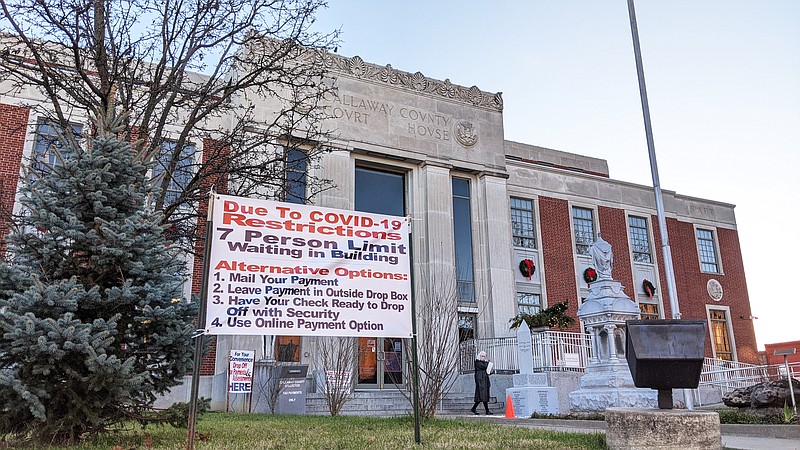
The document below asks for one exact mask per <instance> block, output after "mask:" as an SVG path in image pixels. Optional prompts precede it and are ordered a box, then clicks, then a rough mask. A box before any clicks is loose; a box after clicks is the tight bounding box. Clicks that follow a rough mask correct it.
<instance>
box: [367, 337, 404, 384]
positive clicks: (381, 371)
mask: <svg viewBox="0 0 800 450" xmlns="http://www.w3.org/2000/svg"><path fill="white" fill-rule="evenodd" d="M404 367H405V364H404V361H403V341H402V340H401V339H400V338H374V337H369V338H358V387H360V388H367V389H383V388H387V389H396V388H404V387H405V386H404V383H405V380H404V378H403V368H404Z"/></svg>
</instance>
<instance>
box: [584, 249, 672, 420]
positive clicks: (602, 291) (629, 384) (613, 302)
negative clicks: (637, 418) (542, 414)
mask: <svg viewBox="0 0 800 450" xmlns="http://www.w3.org/2000/svg"><path fill="white" fill-rule="evenodd" d="M589 255H591V257H592V265H593V267H594V269H595V271H596V272H597V280H596V281H594V282H592V283H591V284H589V296H588V297H587V298H586V300H585V301H584V302H583V304H582V305H581V306H580V308H578V318H580V319H581V320H582V321H583V323H584V324H585V325H586V328H587V329H588V330H589V333H590V334H591V336H592V357H591V358H590V360H589V364H588V365H587V367H586V371H585V374H584V376H583V377H581V381H580V387H581V388H580V389H579V390H577V391H573V392H570V394H569V398H570V407H571V409H572V411H592V412H600V411H605V409H606V408H609V407H637V408H654V407H656V405H657V403H658V402H657V394H656V392H655V391H653V390H652V389H639V388H636V387H635V386H634V384H633V378H632V377H631V372H630V369H629V368H628V363H627V361H626V359H625V333H626V328H625V321H626V320H632V319H639V317H640V312H639V307H638V306H637V305H636V303H634V302H633V301H632V300H631V299H630V298H629V297H628V296H627V295H625V292H623V288H622V284H621V283H620V282H619V281H617V280H614V279H613V278H612V276H611V266H612V264H613V262H614V253H613V252H612V250H611V244H609V243H608V242H606V241H604V240H603V238H602V237H598V238H597V241H596V242H595V243H594V244H592V246H591V247H590V248H589Z"/></svg>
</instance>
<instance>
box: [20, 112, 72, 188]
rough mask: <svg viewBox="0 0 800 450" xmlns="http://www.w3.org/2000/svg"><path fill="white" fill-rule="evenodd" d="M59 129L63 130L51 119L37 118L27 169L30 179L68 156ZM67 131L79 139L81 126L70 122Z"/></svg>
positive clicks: (45, 171) (58, 163)
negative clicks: (29, 164)
mask: <svg viewBox="0 0 800 450" xmlns="http://www.w3.org/2000/svg"><path fill="white" fill-rule="evenodd" d="M61 131H63V130H62V129H61V128H60V127H59V126H58V125H57V124H56V123H54V122H53V121H51V120H47V119H39V120H38V121H37V122H36V136H35V138H34V143H33V154H32V155H31V156H32V157H31V166H30V170H29V177H30V180H31V181H32V180H33V179H35V178H36V177H38V176H39V175H41V174H44V173H47V172H48V171H49V170H50V168H51V167H54V166H57V165H60V164H61V160H62V159H63V158H68V157H69V150H68V149H67V148H66V147H65V146H64V142H63V140H62V138H63V136H62V137H60V136H59V134H61ZM69 131H70V132H71V133H72V134H73V135H74V136H75V138H76V139H78V140H80V137H81V133H82V131H83V128H82V127H81V126H80V125H75V124H70V130H69Z"/></svg>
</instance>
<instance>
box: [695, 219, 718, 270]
mask: <svg viewBox="0 0 800 450" xmlns="http://www.w3.org/2000/svg"><path fill="white" fill-rule="evenodd" d="M697 251H698V253H699V254H700V270H701V271H702V272H710V273H719V262H718V260H717V248H716V246H715V245H714V232H713V231H711V230H703V229H701V228H698V229H697Z"/></svg>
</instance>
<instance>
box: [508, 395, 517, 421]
mask: <svg viewBox="0 0 800 450" xmlns="http://www.w3.org/2000/svg"><path fill="white" fill-rule="evenodd" d="M515 417H517V415H516V414H515V413H514V403H512V402H511V394H508V397H507V398H506V419H514V418H515Z"/></svg>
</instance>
